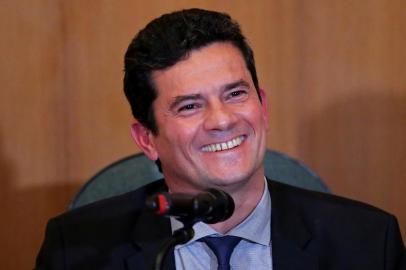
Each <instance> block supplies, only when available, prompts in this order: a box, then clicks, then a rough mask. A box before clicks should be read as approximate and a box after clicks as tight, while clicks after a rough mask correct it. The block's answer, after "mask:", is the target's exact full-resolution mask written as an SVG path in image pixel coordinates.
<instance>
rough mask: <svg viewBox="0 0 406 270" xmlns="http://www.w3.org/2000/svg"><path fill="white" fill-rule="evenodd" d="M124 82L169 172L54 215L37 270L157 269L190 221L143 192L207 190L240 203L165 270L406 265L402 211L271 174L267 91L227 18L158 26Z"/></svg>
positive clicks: (145, 147) (128, 64) (148, 144)
mask: <svg viewBox="0 0 406 270" xmlns="http://www.w3.org/2000/svg"><path fill="white" fill-rule="evenodd" d="M124 89H125V94H126V96H127V98H128V100H129V102H130V105H131V109H132V112H133V115H134V117H135V119H136V122H135V123H134V124H133V125H132V135H133V138H134V140H135V142H136V143H137V145H138V146H139V147H140V148H141V149H142V151H143V152H144V153H145V154H146V155H147V156H148V157H149V158H150V159H151V160H153V161H156V162H157V163H158V165H159V166H160V167H161V169H162V172H163V175H164V177H165V179H164V180H160V181H157V182H154V183H152V184H149V185H147V186H145V187H142V188H140V189H138V190H136V191H133V192H130V193H128V194H125V195H121V196H118V197H115V198H111V199H108V200H104V201H101V202H97V203H94V204H91V205H89V206H86V207H83V208H80V209H77V210H75V211H72V212H68V213H65V214H63V215H61V216H59V217H56V218H54V219H52V220H51V221H50V222H49V224H48V228H47V233H46V239H45V241H44V244H43V247H42V249H41V251H40V254H39V255H38V259H37V269H151V267H152V265H153V261H154V257H155V255H156V253H157V251H158V249H159V248H160V246H161V245H162V243H164V242H165V241H166V240H167V239H168V238H169V237H170V236H171V234H172V232H173V231H174V230H176V229H178V228H179V227H180V226H181V224H179V222H177V221H176V220H174V219H171V220H170V219H167V218H164V217H159V216H155V215H153V214H152V213H150V212H148V211H146V210H145V209H144V202H145V199H146V198H147V197H148V196H150V195H152V194H155V193H157V192H160V191H163V190H169V191H170V192H172V193H188V194H198V193H201V192H203V191H205V190H207V189H209V188H216V189H221V190H224V191H226V192H227V193H229V194H230V195H231V196H232V198H233V199H234V201H235V205H236V207H235V209H236V210H235V211H234V213H233V215H232V216H231V217H230V218H229V219H227V220H225V221H223V222H219V223H216V224H210V225H209V224H205V223H202V222H199V223H196V224H195V225H194V230H195V236H194V237H193V239H191V240H190V241H189V242H187V243H186V244H183V245H179V246H177V247H175V249H173V250H171V251H170V256H168V259H167V260H166V261H165V262H164V268H165V269H230V267H231V269H275V270H284V269H292V270H293V269H306V270H312V269H314V270H315V269H323V270H329V269H331V270H333V269H337V270H338V269H340V270H341V269H354V270H359V269H368V270H374V269H377V270H378V269H382V270H383V269H390V270H395V269H404V267H405V250H404V245H403V242H402V239H401V236H400V233H399V226H398V224H397V222H396V219H395V217H393V216H392V215H390V214H387V213H385V212H383V211H381V210H379V209H376V208H374V207H372V206H368V205H365V204H362V203H359V202H354V201H350V200H347V199H343V198H340V197H336V196H332V195H327V194H320V193H316V192H311V191H305V190H301V189H298V188H294V187H290V186H287V185H284V184H280V183H277V182H273V181H271V180H269V179H266V178H265V176H264V167H263V158H264V153H265V149H266V131H267V128H268V119H267V105H266V97H265V93H264V92H263V91H262V90H261V89H260V88H259V84H258V79H257V75H256V70H255V63H254V57H253V53H252V50H251V48H250V47H249V45H248V43H247V41H246V39H245V38H244V36H243V35H242V34H241V30H240V28H239V26H238V24H237V23H236V22H235V21H233V20H232V19H231V18H230V17H229V16H228V15H227V14H223V13H218V12H212V11H206V10H200V9H191V10H183V11H178V12H174V13H170V14H166V15H163V16H161V17H160V18H157V19H155V20H153V21H152V22H150V23H149V24H148V25H147V26H146V28H145V29H143V30H142V31H141V32H140V33H138V35H137V36H136V37H135V38H134V40H133V41H132V42H131V44H130V46H129V48H128V50H127V52H126V55H125V77H124ZM219 247H221V248H224V249H225V248H227V249H228V252H227V255H228V256H227V257H224V256H222V254H224V253H225V252H224V250H223V251H221V252H220V251H218V249H219Z"/></svg>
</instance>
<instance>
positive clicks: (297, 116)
mask: <svg viewBox="0 0 406 270" xmlns="http://www.w3.org/2000/svg"><path fill="white" fill-rule="evenodd" d="M192 6H195V7H203V8H209V9H215V10H222V11H226V12H229V13H230V14H231V15H232V16H233V17H234V18H236V19H237V20H238V21H239V22H240V23H241V25H242V28H243V30H244V31H245V33H246V35H247V36H248V38H249V39H250V40H251V44H252V46H253V48H254V51H255V53H256V60H257V68H258V72H259V78H260V83H261V85H262V86H263V87H264V88H265V89H266V91H267V93H268V98H269V102H270V106H271V112H270V124H271V128H270V132H269V143H268V145H269V146H270V147H272V148H274V149H276V150H280V151H283V152H286V153H288V154H290V155H292V156H295V157H297V158H299V159H300V160H302V161H304V162H305V163H307V164H308V165H310V167H312V168H313V169H314V170H315V171H316V172H318V173H319V174H320V175H321V176H322V177H323V178H324V179H325V182H326V183H327V184H328V186H329V187H330V188H331V189H332V191H333V192H334V193H335V194H339V195H344V196H347V197H350V198H354V199H358V200H363V201H365V202H368V203H371V204H374V205H376V206H379V207H381V208H383V209H385V210H387V211H390V212H392V213H394V214H396V215H397V216H398V218H399V220H400V223H401V227H402V232H403V235H404V236H406V211H405V208H406V199H405V196H404V193H405V191H406V181H405V179H406V144H405V139H404V138H405V133H406V89H405V88H406V51H405V49H404V48H405V47H406V38H405V36H406V35H405V34H406V33H405V29H406V16H405V10H406V9H405V7H406V6H405V3H404V1H402V0H399V1H395V0H393V1H392V0H388V1H384V0H369V1H351V0H331V1H324V0H309V1H301V0H284V1H278V0H272V1H268V0H262V1H250V2H249V4H248V2H247V1H242V0H241V1H226V0H222V1H219V0H210V1H181V0H171V1H147V2H146V1H137V0H126V1H107V0H106V1H90V0H89V1H79V0H72V1H62V0H59V1H57V0H48V1H46V0H42V1H41V0H37V1H29V0H20V1H12V0H4V1H2V4H1V5H0V30H1V37H0V41H1V42H0V52H1V61H0V87H1V90H0V180H1V184H2V185H1V189H0V204H1V205H2V209H3V211H2V215H1V218H2V222H0V239H1V252H0V254H1V255H0V260H1V265H2V268H3V269H30V268H32V266H33V264H34V259H35V256H36V253H37V251H38V248H39V246H40V243H41V241H42V239H43V232H44V228H45V224H46V221H47V220H48V219H49V218H50V217H51V216H54V215H56V214H58V213H60V212H62V211H64V210H65V209H66V206H67V204H68V202H69V200H70V198H72V196H73V195H74V193H75V192H76V191H77V190H78V189H79V187H80V186H81V185H82V184H83V183H84V182H85V181H86V179H88V178H89V177H91V176H92V175H93V174H94V173H95V172H96V171H98V170H99V169H100V168H102V167H103V166H105V165H107V164H108V163H110V162H112V161H114V160H116V159H118V158H121V157H123V156H126V155H128V154H131V153H133V152H135V151H138V150H137V148H136V147H135V146H134V144H133V143H132V141H131V139H130V136H129V125H130V123H131V121H132V118H131V115H130V111H129V108H128V106H127V104H126V101H125V99H124V96H123V94H122V69H123V60H122V58H123V53H124V52H125V50H126V47H127V45H128V43H129V41H130V40H131V38H132V36H133V35H134V34H135V33H136V32H137V31H138V30H139V29H140V28H141V27H143V26H144V25H145V24H146V23H147V22H148V21H150V20H151V19H152V18H155V17H157V16H158V15H160V14H162V13H165V12H168V11H171V10H176V9H180V8H188V7H192Z"/></svg>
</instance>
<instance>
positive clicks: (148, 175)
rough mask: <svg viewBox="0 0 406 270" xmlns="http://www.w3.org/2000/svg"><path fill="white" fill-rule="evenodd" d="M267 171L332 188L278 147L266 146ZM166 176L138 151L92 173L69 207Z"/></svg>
mask: <svg viewBox="0 0 406 270" xmlns="http://www.w3.org/2000/svg"><path fill="white" fill-rule="evenodd" d="M264 167H265V175H266V176H267V177H268V178H270V179H272V180H275V181H279V182H283V183H286V184H290V185H293V186H297V187H301V188H305V189H310V190H316V191H321V192H326V193H328V192H329V189H328V188H327V186H326V185H325V184H324V183H323V181H322V180H321V179H320V177H319V176H317V175H316V174H315V173H314V172H312V171H311V170H310V169H309V168H308V167H307V166H305V165H304V164H303V163H301V162H299V161H297V160H295V159H293V158H291V157H289V156H287V155H285V154H282V153H279V152H276V151H273V150H267V151H266V154H265V159H264ZM161 178H163V175H162V174H161V173H160V172H159V171H158V168H157V166H156V165H155V163H154V162H152V161H151V160H149V159H148V158H147V157H146V156H145V155H143V154H136V155H132V156H129V157H127V158H124V159H122V160H119V161H117V162H114V163H113V164H111V165H109V166H107V167H106V168H104V169H103V170H101V171H100V172H99V173H97V174H96V175H95V176H93V177H92V178H91V179H90V180H89V181H88V182H87V183H86V184H85V185H84V186H83V187H82V188H81V189H80V191H79V192H78V193H77V194H76V196H75V197H74V199H73V200H72V202H71V203H70V205H69V209H73V208H77V207H79V206H82V205H85V204H89V203H91V202H94V201H98V200H101V199H105V198H109V197H112V196H115V195H120V194H123V193H126V192H129V191H131V190H135V189H137V188H138V187H141V186H143V185H145V184H148V183H150V182H152V181H155V180H158V179H161Z"/></svg>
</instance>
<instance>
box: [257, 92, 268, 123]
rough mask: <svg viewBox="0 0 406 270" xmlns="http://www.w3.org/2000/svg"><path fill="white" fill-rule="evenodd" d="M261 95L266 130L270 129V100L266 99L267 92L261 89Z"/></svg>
mask: <svg viewBox="0 0 406 270" xmlns="http://www.w3.org/2000/svg"><path fill="white" fill-rule="evenodd" d="M259 95H260V96H261V107H262V115H263V117H264V120H265V123H266V128H267V129H268V127H269V123H268V120H269V116H268V100H267V97H266V92H265V90H264V89H262V88H259Z"/></svg>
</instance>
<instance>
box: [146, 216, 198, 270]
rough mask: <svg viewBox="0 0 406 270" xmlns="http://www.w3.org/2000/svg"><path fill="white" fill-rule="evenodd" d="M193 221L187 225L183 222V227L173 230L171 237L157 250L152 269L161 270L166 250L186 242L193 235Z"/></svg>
mask: <svg viewBox="0 0 406 270" xmlns="http://www.w3.org/2000/svg"><path fill="white" fill-rule="evenodd" d="M192 226H193V223H189V224H188V225H186V224H185V227H183V228H180V229H178V230H176V231H174V233H173V235H172V236H171V238H169V239H168V241H166V242H165V243H164V245H163V246H162V247H161V249H160V250H159V252H158V254H157V255H156V257H155V265H154V268H153V270H162V269H163V268H162V266H163V265H162V263H163V261H164V260H165V258H166V255H167V254H168V251H169V250H170V249H171V248H173V247H175V246H176V245H181V244H185V243H187V242H188V241H189V240H190V239H192V238H193V236H194V235H195V231H194V230H193V227H192Z"/></svg>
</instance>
